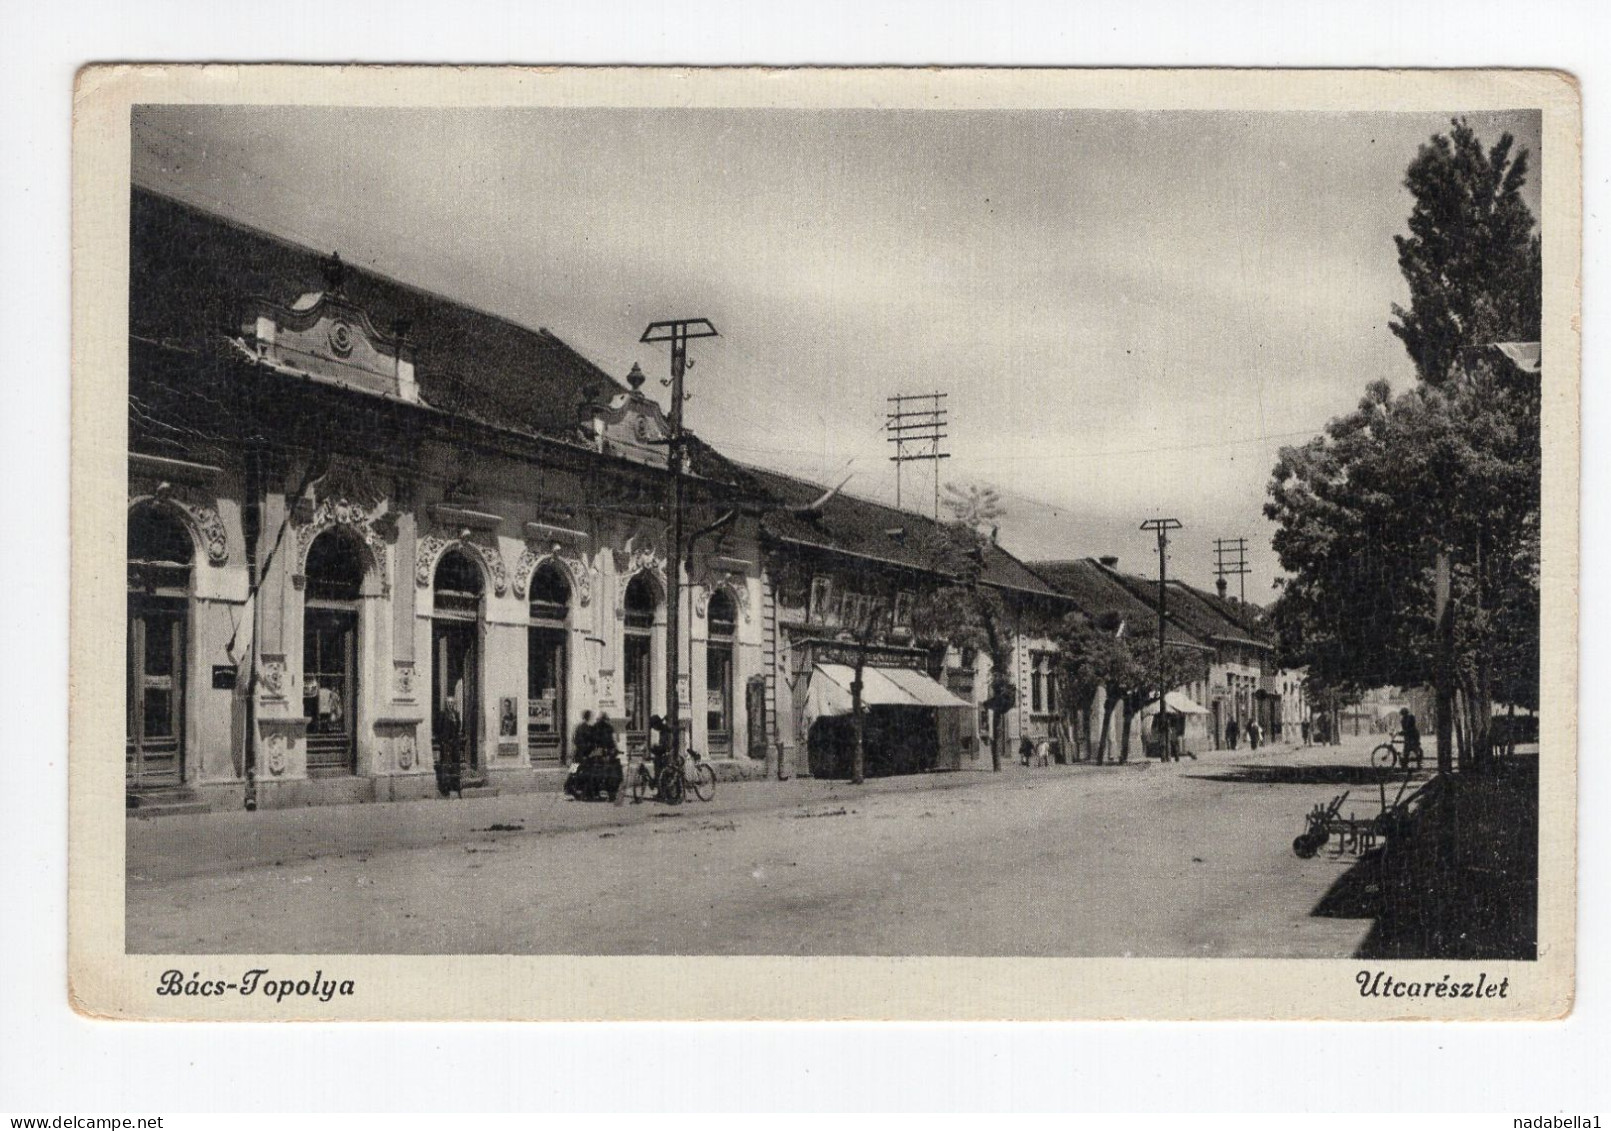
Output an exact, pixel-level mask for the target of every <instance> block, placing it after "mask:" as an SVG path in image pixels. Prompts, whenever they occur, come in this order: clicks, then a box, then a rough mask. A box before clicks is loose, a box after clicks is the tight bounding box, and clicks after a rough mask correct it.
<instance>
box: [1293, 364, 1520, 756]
mask: <svg viewBox="0 0 1611 1131" xmlns="http://www.w3.org/2000/svg"><path fill="white" fill-rule="evenodd" d="M1538 409H1539V400H1538V385H1537V381H1536V379H1535V378H1532V377H1530V376H1528V375H1525V374H1522V373H1520V372H1519V371H1517V370H1515V369H1514V367H1508V368H1507V367H1504V366H1500V365H1492V364H1487V363H1482V364H1478V365H1474V366H1470V367H1468V368H1467V369H1466V370H1463V371H1461V372H1460V373H1458V374H1455V375H1452V376H1451V377H1450V378H1449V380H1448V381H1446V382H1445V383H1444V384H1443V385H1442V386H1440V387H1433V386H1430V385H1426V384H1422V385H1418V386H1417V387H1416V388H1414V389H1411V390H1409V391H1408V392H1406V393H1403V394H1400V395H1398V396H1396V397H1395V396H1393V395H1392V393H1391V391H1390V390H1389V388H1388V386H1387V384H1386V382H1376V383H1374V384H1372V385H1371V386H1370V388H1369V389H1367V390H1366V395H1365V397H1364V398H1363V400H1361V402H1360V405H1359V407H1358V408H1357V409H1356V410H1355V411H1354V412H1353V413H1351V414H1350V415H1348V416H1345V417H1340V418H1338V419H1336V420H1333V421H1332V422H1331V423H1330V424H1328V425H1327V426H1326V431H1325V433H1324V434H1323V435H1321V436H1319V437H1316V438H1315V439H1314V440H1311V441H1309V443H1307V444H1305V445H1303V446H1301V447H1296V448H1284V449H1282V451H1281V455H1280V459H1279V461H1278V462H1277V464H1276V467H1275V472H1274V475H1273V477H1272V480H1271V483H1270V500H1269V502H1267V503H1266V504H1265V514H1266V515H1267V516H1268V517H1270V518H1271V519H1273V520H1275V522H1276V524H1277V526H1278V529H1277V531H1276V534H1275V537H1274V539H1273V544H1274V547H1275V550H1276V553H1277V554H1278V555H1279V556H1280V558H1281V564H1282V566H1283V567H1284V568H1285V569H1286V570H1288V571H1289V573H1290V574H1291V576H1290V577H1289V578H1288V579H1287V582H1286V584H1285V586H1284V588H1283V592H1282V595H1281V598H1280V600H1279V601H1278V602H1277V606H1276V614H1275V616H1276V624H1277V626H1278V628H1279V630H1280V632H1281V636H1282V641H1283V645H1284V648H1285V650H1286V652H1287V653H1288V657H1289V659H1290V660H1291V661H1292V662H1295V663H1301V664H1304V665H1306V666H1307V667H1308V668H1309V671H1310V676H1311V678H1312V679H1313V680H1314V681H1315V682H1316V684H1317V686H1320V687H1327V688H1333V689H1339V690H1340V689H1346V688H1354V689H1358V688H1365V687H1374V686H1383V685H1389V684H1392V685H1398V686H1414V685H1420V684H1427V683H1431V682H1433V681H1434V679H1435V678H1436V675H1437V669H1436V660H1437V625H1436V624H1435V622H1434V583H1435V567H1436V562H1437V559H1438V557H1439V555H1440V554H1447V555H1448V557H1449V559H1450V561H1451V563H1452V568H1451V583H1452V594H1453V602H1454V609H1455V613H1454V617H1455V621H1454V634H1455V655H1456V657H1457V659H1456V670H1455V671H1454V672H1453V673H1451V674H1452V678H1453V680H1454V682H1455V684H1456V685H1457V686H1458V687H1459V689H1460V690H1461V692H1462V693H1463V699H1464V703H1465V715H1466V718H1465V720H1464V723H1465V726H1464V729H1465V731H1466V733H1467V734H1468V736H1469V737H1470V741H1471V742H1472V743H1473V751H1474V755H1475V758H1476V760H1477V761H1479V762H1480V761H1481V760H1483V758H1484V757H1485V755H1486V749H1485V748H1484V745H1483V744H1484V743H1485V742H1486V735H1487V731H1488V719H1489V716H1490V715H1491V707H1492V701H1493V696H1494V692H1495V690H1496V689H1499V690H1502V691H1503V692H1504V693H1505V694H1506V695H1508V696H1514V697H1517V699H1518V700H1519V701H1520V702H1521V703H1523V704H1526V705H1530V704H1531V703H1533V702H1536V699H1537V670H1538V669H1537V664H1538V659H1537V652H1538V519H1539V483H1540V478H1539V477H1540V472H1541V463H1540V452H1541V450H1540V445H1539V428H1538V420H1539V418H1538ZM1529 684H1531V689H1530V690H1529V688H1528V686H1527V685H1529Z"/></svg>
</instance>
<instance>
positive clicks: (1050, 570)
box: [1030, 558, 1209, 648]
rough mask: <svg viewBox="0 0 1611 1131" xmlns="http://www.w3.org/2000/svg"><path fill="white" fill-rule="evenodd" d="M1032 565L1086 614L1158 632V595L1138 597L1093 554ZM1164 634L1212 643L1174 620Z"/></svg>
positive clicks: (1184, 642) (1134, 630) (1181, 641)
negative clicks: (1106, 616)
mask: <svg viewBox="0 0 1611 1131" xmlns="http://www.w3.org/2000/svg"><path fill="white" fill-rule="evenodd" d="M1030 566H1031V568H1033V569H1034V571H1035V572H1036V573H1038V574H1040V576H1042V577H1044V578H1045V579H1046V580H1047V581H1049V582H1051V583H1052V584H1053V585H1055V586H1056V587H1057V588H1058V589H1060V590H1061V591H1062V592H1064V593H1066V594H1067V595H1068V596H1069V597H1070V598H1071V599H1072V600H1073V602H1074V604H1075V605H1077V606H1078V607H1079V609H1080V611H1081V612H1083V613H1085V615H1086V616H1088V617H1091V618H1092V619H1095V618H1098V617H1101V616H1103V615H1104V614H1117V615H1119V616H1121V617H1123V618H1124V621H1125V624H1126V625H1127V626H1128V628H1127V631H1128V632H1130V633H1137V634H1151V635H1156V634H1157V632H1158V612H1157V604H1156V598H1155V597H1154V600H1151V601H1149V600H1144V599H1142V598H1141V597H1138V596H1137V595H1136V594H1135V593H1132V592H1131V591H1130V590H1129V589H1128V588H1127V587H1125V586H1124V585H1122V584H1120V583H1119V581H1117V580H1116V579H1115V577H1114V576H1113V575H1112V574H1111V572H1110V571H1109V570H1107V569H1106V568H1104V567H1103V566H1101V565H1100V564H1098V563H1097V562H1095V561H1092V560H1091V559H1090V558H1076V559H1074V560H1071V561H1043V562H1031V563H1030ZM1164 638H1165V639H1166V640H1167V641H1169V642H1170V643H1172V644H1182V645H1193V646H1196V647H1200V648H1206V647H1209V645H1208V644H1206V643H1205V642H1204V641H1201V640H1199V639H1197V638H1196V637H1194V636H1192V635H1191V634H1190V633H1187V632H1184V631H1182V630H1181V629H1180V628H1179V626H1178V625H1176V624H1174V623H1169V624H1166V625H1165V626H1164Z"/></svg>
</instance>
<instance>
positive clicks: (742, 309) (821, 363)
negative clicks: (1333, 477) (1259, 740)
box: [133, 106, 1540, 603]
mask: <svg viewBox="0 0 1611 1131" xmlns="http://www.w3.org/2000/svg"><path fill="white" fill-rule="evenodd" d="M1457 113H1458V109H1457V108H1456V109H1454V110H1451V111H1450V112H1448V113H1442V114H1380V113H1369V114H1367V113H1347V114H1320V113H1258V114H1255V113H1245V112H1234V113H1233V112H1165V111H1146V112H1141V111H1080V110H1036V111H995V110H992V111H966V110H934V111H921V110H726V109H723V110H706V109H695V110H679V109H647V110H640V109H611V110H604V109H583V110H572V109H560V110H556V109H443V110H435V109H432V110H418V109H348V108H339V109H337V108H319V107H313V108H304V107H294V108H290V107H180V106H160V107H140V108H137V109H136V111H135V114H134V119H133V143H134V145H133V175H134V180H135V183H136V184H140V185H143V186H145V187H148V188H151V189H154V190H156V191H159V192H163V193H166V194H168V195H171V196H174V197H177V198H179V199H182V200H185V201H189V202H191V203H193V204H196V205H199V206H201V207H204V208H207V209H209V210H211V211H214V212H218V213H220V214H222V215H225V216H228V217H230V218H232V219H235V220H238V221H240V222H242V223H245V224H249V225H252V226H254V227H257V228H261V229H264V230H266V231H269V232H273V233H275V234H276V235H280V236H282V237H284V238H287V239H291V240H294V241H296V242H299V243H303V244H307V245H309V246H312V247H314V248H317V249H319V250H321V251H329V250H339V251H340V253H341V256H342V258H343V259H346V260H348V261H349V262H354V263H358V264H362V265H364V266H366V267H369V268H372V269H374V270H378V271H380V272H383V273H385V274H387V275H390V276H392V277H394V278H397V279H400V280H403V281H405V282H408V283H411V284H413V285H415V286H419V287H423V288H425V289H427V290H431V291H435V292H438V293H440V294H442V295H444V296H447V297H449V298H452V299H455V300H457V301H460V302H464V303H467V304H469V305H472V306H476V307H480V308H482V309H484V310H487V311H490V312H493V313H496V314H499V315H502V316H504V317H507V318H510V319H512V320H514V321H516V322H519V323H521V324H523V325H526V326H531V327H539V326H540V327H546V328H547V329H549V330H551V331H552V332H553V333H555V334H557V335H558V336H559V337H560V338H562V339H564V340H565V341H567V342H568V343H570V344H571V345H572V346H573V347H575V348H576V349H578V350H579V351H580V352H581V353H583V354H584V355H586V356H587V357H589V358H590V359H591V360H593V361H594V362H595V363H597V364H598V365H600V366H601V367H603V368H604V369H606V370H608V371H609V372H611V373H614V374H616V375H617V376H624V375H625V374H626V372H627V370H628V369H630V368H631V366H632V364H633V362H639V363H640V364H642V366H643V368H644V371H645V372H646V373H648V374H650V375H651V377H654V376H657V375H663V374H665V373H666V372H667V370H668V361H667V358H666V356H665V352H664V347H663V346H661V347H657V346H648V345H640V344H639V343H638V338H639V336H640V335H641V333H642V331H643V328H644V326H645V325H646V324H647V323H649V322H651V321H656V320H661V319H669V318H681V317H704V318H708V319H710V320H711V321H712V322H713V323H714V324H715V325H716V327H717V328H718V330H719V331H720V333H721V336H720V337H718V338H712V339H707V340H704V341H699V342H695V343H694V344H693V345H692V346H691V347H690V356H691V357H693V358H694V360H695V365H694V366H693V367H692V368H691V369H690V371H689V375H688V389H689V391H690V392H691V393H692V399H691V400H690V401H689V402H688V404H687V421H688V425H689V427H690V428H692V429H693V430H694V431H696V432H697V433H698V434H699V435H700V436H701V437H703V438H704V439H706V440H708V441H709V442H711V443H713V444H714V445H715V446H716V447H717V448H719V449H720V450H722V451H723V452H725V453H726V454H727V455H728V456H729V457H731V458H734V459H737V460H740V461H743V462H747V463H754V464H758V465H761V466H765V467H772V468H776V469H778V470H782V471H786V472H790V473H793V474H797V475H802V476H806V477H809V478H813V479H817V480H823V481H830V480H831V481H832V482H838V481H839V480H840V479H841V478H843V477H845V476H846V475H849V476H850V479H849V482H848V484H847V487H846V490H847V491H849V492H851V493H853V494H858V495H862V496H864V497H868V498H876V499H880V500H882V501H886V502H891V501H893V499H894V496H895V465H894V464H893V463H891V462H890V461H889V456H890V455H891V454H892V453H893V449H892V447H891V445H890V444H889V442H888V436H887V434H886V432H885V431H884V421H885V414H886V411H887V409H888V403H887V398H888V397H890V396H893V395H895V394H897V393H928V392H934V391H942V392H945V393H947V394H948V398H947V407H948V409H949V426H948V429H947V431H948V436H947V439H946V440H945V444H946V450H948V451H949V452H950V458H949V459H947V460H945V461H943V462H942V463H941V464H940V468H941V476H942V482H943V483H956V484H968V483H979V484H989V485H991V486H994V487H995V488H996V489H997V490H998V491H999V492H1000V494H1001V496H1002V500H1003V503H1004V505H1005V508H1006V513H1005V515H1003V517H1002V518H1001V519H1000V520H999V521H1000V524H1001V530H1000V537H1001V541H1002V543H1003V545H1005V546H1006V547H1007V548H1008V549H1010V550H1012V551H1013V552H1014V553H1016V554H1018V556H1020V557H1022V558H1025V559H1029V560H1034V559H1038V558H1069V557H1086V556H1100V555H1105V554H1115V555H1118V556H1119V557H1120V559H1121V563H1120V564H1121V568H1124V569H1126V570H1127V571H1130V572H1135V573H1138V574H1141V575H1143V576H1151V577H1156V576H1157V568H1158V565H1157V552H1156V542H1155V541H1154V539H1153V536H1152V535H1150V534H1146V533H1143V532H1142V531H1141V530H1140V529H1139V527H1140V524H1141V523H1142V522H1143V521H1144V520H1146V519H1148V518H1151V517H1154V516H1170V517H1173V518H1176V519H1178V520H1179V521H1180V522H1181V523H1182V524H1183V525H1182V529H1181V530H1179V531H1178V532H1176V534H1175V535H1174V540H1173V542H1172V543H1171V546H1170V557H1169V574H1170V576H1172V577H1181V578H1183V579H1184V580H1186V581H1188V582H1192V583H1194V584H1198V585H1202V586H1205V587H1207V586H1211V585H1212V584H1213V580H1214V570H1213V565H1214V549H1213V546H1214V540H1215V539H1216V538H1236V537H1242V538H1246V539H1247V545H1248V562H1249V566H1250V567H1251V570H1252V572H1251V573H1250V574H1249V575H1248V577H1247V578H1246V579H1245V582H1246V594H1247V598H1248V599H1249V600H1251V601H1257V602H1259V603H1265V602H1267V601H1269V600H1271V599H1272V598H1273V597H1274V592H1273V588H1272V587H1273V583H1274V579H1275V578H1276V576H1277V575H1278V574H1279V563H1278V562H1277V561H1276V558H1275V555H1274V552H1273V551H1272V550H1271V548H1270V535H1271V533H1272V532H1273V527H1272V525H1271V524H1270V523H1269V522H1268V521H1267V520H1266V519H1265V518H1264V517H1263V510H1262V508H1263V503H1264V499H1265V487H1266V484H1267V483H1268V481H1269V475H1270V470H1271V468H1272V467H1273V465H1274V463H1275V460H1276V455H1277V452H1278V450H1279V448H1280V447H1281V446H1282V445H1283V444H1292V443H1301V442H1302V441H1303V440H1304V439H1305V438H1307V437H1308V436H1311V435H1314V434H1315V433H1316V432H1318V431H1319V430H1320V429H1321V428H1322V427H1323V426H1324V425H1325V423H1326V421H1327V420H1329V419H1330V418H1332V417H1334V416H1337V415H1340V414H1343V413H1346V412H1348V411H1349V410H1351V409H1352V408H1353V407H1354V405H1355V403H1356V402H1357V401H1358V399H1359V396H1360V394H1361V393H1362V391H1363V390H1364V387H1365V385H1366V384H1367V383H1368V382H1370V381H1372V380H1375V379H1377V378H1386V379H1387V380H1389V381H1391V382H1392V383H1393V384H1394V385H1395V387H1400V388H1402V387H1406V386H1408V385H1409V384H1410V383H1411V382H1412V381H1413V379H1414V371H1413V369H1412V367H1411V365H1410V362H1409V359H1408V356H1407V355H1406V354H1405V352H1404V349H1403V346H1402V345H1401V344H1400V343H1399V341H1398V339H1397V338H1395V337H1394V336H1393V335H1392V334H1391V332H1390V331H1389V330H1388V323H1389V321H1390V320H1391V318H1392V311H1391V305H1392V304H1393V303H1394V302H1399V303H1404V302H1407V301H1408V290H1407V288H1406V286H1405V284H1404V282H1403V279H1402V277H1401V276H1400V274H1399V271H1398V265H1397V253H1396V250H1395V248H1394V245H1393V236H1394V235H1395V234H1401V233H1404V232H1405V231H1406V226H1405V222H1406V219H1407V217H1408V215H1409V212H1410V208H1411V204H1412V201H1411V198H1410V196H1409V193H1408V192H1407V191H1406V190H1405V189H1404V188H1403V185H1402V181H1403V177H1404V170H1405V168H1406V166H1407V165H1408V164H1409V162H1410V161H1411V160H1412V159H1413V158H1414V156H1415V153H1416V149H1417V147H1418V146H1419V145H1421V144H1422V143H1424V142H1425V141H1427V140H1428V139H1429V138H1430V137H1431V136H1432V135H1433V134H1434V133H1438V132H1443V131H1446V130H1447V128H1448V123H1449V119H1450V118H1451V117H1452V116H1454V115H1455V114H1457ZM1468 117H1469V120H1470V122H1471V124H1472V126H1473V127H1474V128H1475V129H1476V130H1477V132H1478V134H1479V136H1481V137H1482V138H1483V139H1484V141H1485V142H1487V143H1489V144H1491V143H1492V142H1493V141H1495V140H1497V139H1498V137H1499V135H1500V134H1501V133H1502V132H1505V131H1509V132H1510V133H1512V134H1514V135H1515V136H1516V138H1517V141H1518V143H1519V144H1520V145H1522V146H1524V147H1526V148H1527V149H1529V150H1530V151H1531V152H1532V154H1533V155H1534V158H1533V161H1532V167H1533V170H1534V172H1533V174H1532V175H1531V176H1530V178H1529V181H1530V183H1529V184H1528V186H1527V188H1526V190H1525V195H1526V197H1527V201H1528V204H1529V207H1531V208H1532V209H1533V212H1534V214H1535V215H1537V214H1538V210H1539V209H1538V181H1537V170H1538V161H1537V155H1538V152H1539V144H1538V143H1539V130H1540V117H1539V115H1538V114H1537V113H1536V112H1529V111H1518V112H1514V113H1478V114H1471V115H1468ZM645 388H646V391H648V392H652V393H659V394H660V395H661V397H662V399H663V397H664V390H663V389H661V388H660V387H659V385H658V384H657V383H655V382H651V383H650V384H649V385H648V386H646V387H645ZM902 475H903V482H904V491H903V498H904V501H905V502H906V503H907V504H908V505H916V506H926V507H927V508H929V509H932V505H933V494H934V479H933V465H932V464H928V463H913V464H907V465H905V470H904V471H903V472H902ZM1231 591H1232V593H1233V594H1235V593H1236V592H1237V582H1236V580H1235V579H1233V580H1232V589H1231Z"/></svg>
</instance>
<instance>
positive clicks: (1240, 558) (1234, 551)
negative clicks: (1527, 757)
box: [1214, 538, 1249, 605]
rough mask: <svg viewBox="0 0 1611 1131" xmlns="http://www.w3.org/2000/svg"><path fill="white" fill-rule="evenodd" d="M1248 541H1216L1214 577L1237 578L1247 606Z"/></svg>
mask: <svg viewBox="0 0 1611 1131" xmlns="http://www.w3.org/2000/svg"><path fill="white" fill-rule="evenodd" d="M1248 572H1249V571H1248V568H1247V539H1246V538H1216V539H1214V575H1215V576H1216V577H1231V576H1233V575H1234V576H1235V577H1237V578H1238V579H1239V580H1240V582H1241V594H1242V604H1244V605H1245V604H1247V575H1248Z"/></svg>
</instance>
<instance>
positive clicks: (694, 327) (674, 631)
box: [638, 318, 717, 760]
mask: <svg viewBox="0 0 1611 1131" xmlns="http://www.w3.org/2000/svg"><path fill="white" fill-rule="evenodd" d="M716 336H717V335H716V327H714V326H712V325H711V324H710V322H709V321H708V320H707V319H704V318H679V319H675V320H672V321H669V322H651V323H649V327H648V329H646V330H644V332H643V337H641V338H639V339H638V341H640V342H670V343H671V439H670V444H669V451H668V453H667V455H668V458H667V460H666V467H667V471H668V472H669V474H670V477H671V547H670V553H669V554H668V555H667V564H666V727H667V729H668V730H670V731H671V750H670V753H671V756H672V759H673V760H675V759H676V758H678V757H680V756H681V755H682V631H681V630H682V552H683V551H682V519H683V505H684V504H683V496H682V479H683V457H684V452H683V434H682V405H683V393H682V378H683V371H684V370H685V369H686V368H687V367H688V365H689V364H690V362H689V361H688V339H689V338H714V337H716Z"/></svg>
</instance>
